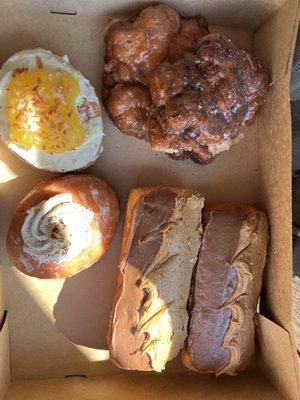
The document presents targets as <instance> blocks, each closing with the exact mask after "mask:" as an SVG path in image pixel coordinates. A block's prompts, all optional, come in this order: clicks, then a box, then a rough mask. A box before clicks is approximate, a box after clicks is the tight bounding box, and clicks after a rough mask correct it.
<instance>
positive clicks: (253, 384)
mask: <svg viewBox="0 0 300 400" xmlns="http://www.w3.org/2000/svg"><path fill="white" fill-rule="evenodd" d="M100 398H101V399H105V400H116V399H117V398H120V399H122V400H134V399H143V400H153V399H155V400H174V399H175V398H176V399H181V400H195V399H197V400H220V399H222V400H241V399H243V400H257V399H264V400H280V397H279V396H278V395H277V394H276V392H275V390H274V388H273V387H272V386H271V385H270V383H269V382H268V381H267V380H266V378H265V377H264V376H263V375H262V374H260V373H259V371H258V370H252V371H251V370H250V371H248V372H247V373H245V374H242V375H239V376H237V377H234V378H233V377H228V376H227V377H219V378H215V377H212V376H207V375H206V376H205V375H201V374H194V373H188V374H185V375H183V374H180V375H178V374H175V375H165V374H157V373H156V374H147V373H146V374H143V373H136V374H135V375H131V376H130V379H128V376H106V377H102V378H101V379H82V378H68V379H51V380H41V381H30V380H29V381H17V382H14V383H13V384H12V385H11V387H10V389H9V391H8V393H7V396H6V397H5V400H20V399H24V400H53V399H55V400H70V399H72V400H99V399H100Z"/></svg>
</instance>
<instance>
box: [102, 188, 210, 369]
mask: <svg viewBox="0 0 300 400" xmlns="http://www.w3.org/2000/svg"><path fill="white" fill-rule="evenodd" d="M203 204H204V198H203V196H202V194H201V193H200V192H199V191H197V190H193V189H182V188H174V187H165V188H159V187H157V188H140V189H135V190H133V191H132V192H131V193H130V196H129V200H128V205H127V212H126V219H125V226H124V231H123V237H122V244H121V257H120V264H119V271H120V274H119V281H118V288H117V293H116V298H115V304H114V308H113V312H112V316H111V324H110V332H109V336H108V344H109V351H110V358H111V360H112V361H113V362H114V363H115V364H116V365H118V366H119V367H121V368H124V369H132V370H141V371H152V370H154V371H158V372H159V371H162V370H163V369H165V365H166V363H167V362H168V361H169V360H172V359H173V358H174V357H176V356H177V354H178V353H179V352H180V350H181V348H182V346H183V344H184V340H185V338H186V335H187V324H188V313H187V308H186V307H187V301H188V297H189V292H190V285H191V278H192V273H193V268H194V265H195V262H196V258H197V253H198V249H199V246H200V243H201V234H202V224H201V211H202V208H203Z"/></svg>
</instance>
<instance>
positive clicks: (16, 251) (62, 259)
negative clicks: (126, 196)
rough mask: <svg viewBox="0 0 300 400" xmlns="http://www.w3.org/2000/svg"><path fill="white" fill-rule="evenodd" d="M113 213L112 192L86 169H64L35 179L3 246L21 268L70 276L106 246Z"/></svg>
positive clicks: (30, 272)
mask: <svg viewBox="0 0 300 400" xmlns="http://www.w3.org/2000/svg"><path fill="white" fill-rule="evenodd" d="M118 215H119V206H118V200H117V197H116V195H115V193H114V191H113V189H112V188H110V187H109V186H108V185H107V184H106V183H105V182H104V181H102V180H101V179H99V178H96V177H94V176H91V175H65V176H60V177H55V178H52V179H50V180H48V181H44V182H42V183H40V184H38V185H37V186H36V187H35V188H34V189H33V190H32V191H31V192H30V193H29V194H28V195H27V196H26V197H25V198H24V199H23V200H22V201H21V203H20V204H19V205H18V207H17V208H16V210H15V212H14V214H13V217H12V221H11V224H10V227H9V231H8V235H7V250H8V253H9V255H10V257H11V259H12V260H13V261H14V263H15V264H16V266H17V268H19V269H20V270H21V271H22V272H24V273H26V274H28V275H31V276H36V277H38V278H62V277H67V276H71V275H73V274H75V273H77V272H79V271H80V270H82V269H85V268H87V267H89V266H91V265H92V264H94V263H95V262H96V261H97V260H98V259H99V258H100V257H101V256H102V255H103V254H104V253H105V251H106V249H107V248H108V246H109V244H110V242H111V239H112V236H113V233H114V231H115V228H116V224H117V221H118Z"/></svg>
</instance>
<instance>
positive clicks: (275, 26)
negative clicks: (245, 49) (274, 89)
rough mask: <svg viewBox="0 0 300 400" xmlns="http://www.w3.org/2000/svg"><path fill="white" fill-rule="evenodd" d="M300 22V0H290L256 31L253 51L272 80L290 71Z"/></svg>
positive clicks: (276, 79) (274, 80)
mask: <svg viewBox="0 0 300 400" xmlns="http://www.w3.org/2000/svg"><path fill="white" fill-rule="evenodd" d="M298 23H299V0H288V1H286V2H285V3H284V4H283V5H282V7H281V8H280V9H279V10H278V11H277V12H276V13H273V14H272V15H271V16H270V17H269V18H268V19H267V21H266V22H265V23H264V24H263V25H262V26H261V27H260V28H259V29H258V30H257V31H256V32H255V34H254V39H253V52H254V54H255V55H256V56H257V57H258V58H259V59H260V61H261V63H262V65H263V66H264V67H265V68H266V69H267V70H268V72H269V74H270V77H271V80H272V82H276V81H278V80H279V79H280V78H282V77H283V76H284V75H285V74H287V73H289V69H290V65H291V60H292V58H293V54H294V51H293V50H294V44H295V38H296V34H297V29H298Z"/></svg>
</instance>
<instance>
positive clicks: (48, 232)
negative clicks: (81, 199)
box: [22, 193, 93, 263]
mask: <svg viewBox="0 0 300 400" xmlns="http://www.w3.org/2000/svg"><path fill="white" fill-rule="evenodd" d="M92 220H93V213H92V212H91V211H90V210H88V209H87V208H85V207H83V206H82V205H80V204H78V203H76V202H75V201H74V200H73V197H72V194H71V193H62V194H57V195H55V196H53V197H51V198H50V199H48V200H45V201H42V202H41V203H39V204H38V205H37V206H35V207H32V208H30V209H29V210H28V211H27V216H26V218H25V220H24V223H23V226H22V238H23V241H24V247H23V249H24V251H25V252H26V253H27V254H29V255H30V256H31V257H32V258H33V259H35V260H37V261H39V262H40V263H44V262H49V261H51V262H60V263H61V262H65V261H69V260H72V259H73V258H74V257H76V256H78V255H79V254H80V253H81V252H82V250H84V249H86V248H87V247H89V245H90V244H91V242H92V239H93V231H92V227H91V222H92Z"/></svg>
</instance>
